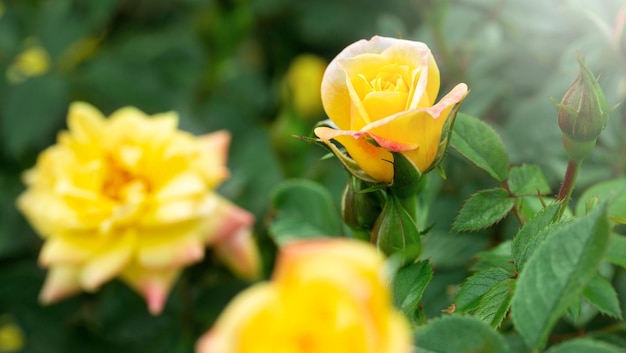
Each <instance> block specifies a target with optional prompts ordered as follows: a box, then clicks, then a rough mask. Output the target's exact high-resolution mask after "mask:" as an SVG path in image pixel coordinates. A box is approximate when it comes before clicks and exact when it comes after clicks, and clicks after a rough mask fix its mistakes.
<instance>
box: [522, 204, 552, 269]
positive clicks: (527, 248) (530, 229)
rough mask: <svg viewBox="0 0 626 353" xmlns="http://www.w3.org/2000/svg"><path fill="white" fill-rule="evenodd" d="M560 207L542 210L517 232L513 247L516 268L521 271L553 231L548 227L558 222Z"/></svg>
mask: <svg viewBox="0 0 626 353" xmlns="http://www.w3.org/2000/svg"><path fill="white" fill-rule="evenodd" d="M560 207H561V204H560V203H553V204H551V205H549V206H548V207H546V208H544V209H542V210H540V211H539V212H537V213H536V214H535V216H534V217H533V218H531V219H530V220H529V221H528V222H526V224H524V226H522V228H521V229H520V230H519V232H517V235H516V236H515V237H514V238H513V244H512V245H511V253H512V255H513V262H514V263H515V268H517V269H518V270H521V269H522V267H523V266H524V263H525V262H526V261H527V260H528V258H529V257H530V256H531V255H532V253H533V252H534V251H535V249H536V248H537V246H539V244H541V242H542V241H543V240H544V239H545V237H546V236H547V235H548V234H549V233H550V232H551V231H552V230H551V229H550V228H548V226H550V225H551V224H552V222H554V221H555V220H556V218H557V216H558V213H559V208H560ZM560 225H562V223H561V224H560Z"/></svg>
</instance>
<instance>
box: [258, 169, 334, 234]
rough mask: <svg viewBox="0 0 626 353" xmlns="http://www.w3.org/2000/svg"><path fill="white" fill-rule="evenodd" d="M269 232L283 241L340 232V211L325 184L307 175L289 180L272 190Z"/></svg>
mask: <svg viewBox="0 0 626 353" xmlns="http://www.w3.org/2000/svg"><path fill="white" fill-rule="evenodd" d="M271 199H272V207H273V218H272V221H271V223H270V226H269V232H270V235H271V236H272V238H273V239H274V241H276V243H277V244H279V245H284V244H287V243H289V242H291V241H294V240H298V239H306V238H317V237H325V236H333V235H340V234H341V233H342V229H341V222H340V220H339V214H338V213H337V212H336V211H335V208H334V206H333V203H332V197H331V196H330V194H329V193H328V191H327V190H326V189H325V188H323V187H322V186H321V185H319V184H317V183H315V182H312V181H309V180H304V179H292V180H288V181H285V182H283V183H281V184H279V185H278V186H276V187H275V188H274V190H273V191H272V196H271Z"/></svg>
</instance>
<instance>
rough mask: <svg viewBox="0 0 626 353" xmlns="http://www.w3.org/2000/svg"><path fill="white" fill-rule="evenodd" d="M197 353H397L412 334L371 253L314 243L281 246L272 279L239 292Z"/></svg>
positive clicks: (345, 243)
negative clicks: (394, 304)
mask: <svg viewBox="0 0 626 353" xmlns="http://www.w3.org/2000/svg"><path fill="white" fill-rule="evenodd" d="M196 351H197V353H333V352H341V353H343V352H353V353H365V352H368V353H402V352H410V351H411V336H410V333H409V324H408V322H407V320H406V319H405V318H404V316H402V314H401V313H399V312H397V311H395V310H394V309H393V307H392V303H391V294H390V290H389V286H388V279H387V277H386V276H385V274H384V271H383V258H382V257H381V256H380V255H379V254H378V252H377V251H376V249H375V248H374V247H373V246H371V245H369V244H367V243H363V242H359V241H356V240H350V239H319V240H309V241H302V242H296V243H292V244H289V245H287V246H285V247H283V248H282V249H281V252H280V254H279V258H278V260H277V263H276V268H275V270H274V275H273V278H272V281H271V282H267V283H260V284H257V285H254V286H252V287H250V288H249V289H247V290H245V291H244V292H242V293H241V294H239V295H238V296H237V297H236V298H235V299H234V300H233V301H232V302H231V303H230V304H229V306H228V307H227V308H226V309H225V311H224V312H223V313H222V315H221V316H220V318H218V320H217V322H216V324H215V326H214V327H213V328H212V329H211V330H210V331H209V332H207V333H206V334H205V335H204V336H203V337H202V338H201V339H200V340H199V341H198V344H197V349H196Z"/></svg>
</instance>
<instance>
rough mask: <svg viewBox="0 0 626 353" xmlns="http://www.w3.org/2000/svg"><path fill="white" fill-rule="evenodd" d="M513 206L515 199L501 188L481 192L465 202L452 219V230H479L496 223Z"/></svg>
mask: <svg viewBox="0 0 626 353" xmlns="http://www.w3.org/2000/svg"><path fill="white" fill-rule="evenodd" d="M514 205H515V198H512V197H509V193H508V192H507V191H506V190H504V189H501V188H495V189H489V190H482V191H479V192H477V193H476V194H474V195H472V196H471V197H470V199H469V200H467V201H466V202H465V204H464V205H463V207H462V208H461V210H460V211H459V214H458V215H457V217H456V218H455V219H454V223H453V224H452V230H454V231H468V230H469V231H471V230H479V229H482V228H485V227H489V226H490V225H492V224H494V223H496V222H498V221H499V220H501V219H502V218H504V216H506V214H507V213H509V211H510V210H511V208H513V206H514Z"/></svg>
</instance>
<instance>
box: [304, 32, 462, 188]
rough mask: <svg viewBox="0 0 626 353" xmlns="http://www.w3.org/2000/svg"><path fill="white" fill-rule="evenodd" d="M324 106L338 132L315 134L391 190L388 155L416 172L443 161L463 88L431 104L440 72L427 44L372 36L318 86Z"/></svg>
mask: <svg viewBox="0 0 626 353" xmlns="http://www.w3.org/2000/svg"><path fill="white" fill-rule="evenodd" d="M321 91H322V92H321V93H322V103H323V105H324V109H325V111H326V114H328V117H329V118H330V119H331V120H332V121H333V122H334V123H335V124H336V126H337V128H338V129H331V128H328V127H319V128H317V129H315V134H316V135H317V136H318V137H319V138H320V139H321V140H322V141H324V142H325V143H330V141H331V140H336V141H337V142H339V143H340V144H342V145H343V146H344V147H345V148H346V150H347V152H348V153H349V154H350V157H351V158H352V159H354V161H355V162H356V163H357V164H358V165H359V167H360V168H361V169H362V170H363V171H365V173H367V174H368V175H369V176H371V177H372V178H373V179H375V180H377V181H380V182H384V183H391V182H392V180H393V174H394V170H393V160H394V158H393V155H392V154H391V152H400V153H402V154H403V155H404V156H405V157H407V159H408V160H409V161H411V162H412V163H413V164H414V166H415V168H416V169H417V170H418V171H419V172H420V173H425V172H427V171H429V170H431V169H432V168H433V167H434V166H435V164H436V162H438V160H439V159H440V158H441V156H442V155H443V151H441V150H440V142H441V137H442V130H443V128H444V126H445V124H446V122H447V121H448V120H449V119H454V114H455V110H454V108H455V107H456V106H458V104H459V103H460V102H461V101H462V100H463V99H464V97H465V96H466V94H467V92H468V89H467V85H465V84H464V83H461V84H458V85H457V86H456V87H454V88H453V89H452V91H451V92H450V93H448V94H447V95H446V96H445V97H443V98H442V99H441V100H440V101H439V102H438V103H436V104H435V100H436V98H437V95H438V94H439V69H438V68H437V63H436V62H435V60H434V58H433V55H432V54H431V52H430V49H428V47H427V46H426V44H424V43H420V42H414V41H409V40H403V39H395V38H387V37H379V36H375V37H373V38H372V39H371V40H369V41H366V40H360V41H358V42H355V43H353V44H351V45H349V46H348V47H347V48H345V49H344V50H343V51H342V52H341V53H339V55H337V57H335V59H333V60H332V61H331V63H330V64H329V65H328V68H327V69H326V72H325V73H324V78H323V81H322V88H321Z"/></svg>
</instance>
